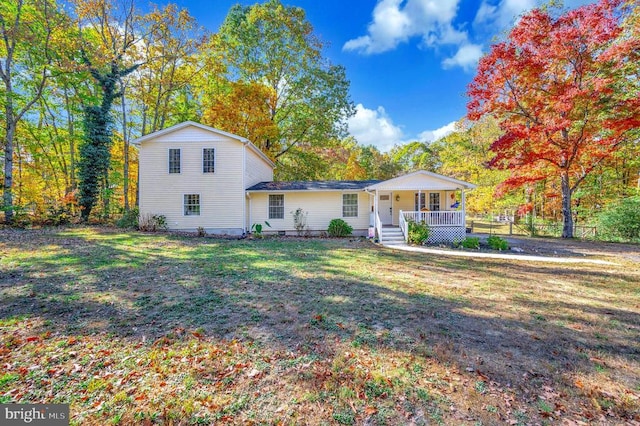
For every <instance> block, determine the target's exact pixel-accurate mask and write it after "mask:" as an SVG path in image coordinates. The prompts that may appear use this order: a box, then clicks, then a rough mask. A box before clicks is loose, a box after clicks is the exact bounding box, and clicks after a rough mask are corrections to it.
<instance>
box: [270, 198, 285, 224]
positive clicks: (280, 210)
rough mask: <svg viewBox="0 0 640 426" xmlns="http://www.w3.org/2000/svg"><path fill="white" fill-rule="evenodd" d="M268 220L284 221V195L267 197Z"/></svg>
mask: <svg viewBox="0 0 640 426" xmlns="http://www.w3.org/2000/svg"><path fill="white" fill-rule="evenodd" d="M269 219H284V195H283V194H273V195H269Z"/></svg>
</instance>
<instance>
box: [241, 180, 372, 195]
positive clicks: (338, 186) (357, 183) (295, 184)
mask: <svg viewBox="0 0 640 426" xmlns="http://www.w3.org/2000/svg"><path fill="white" fill-rule="evenodd" d="M378 182H382V181H380V180H310V181H289V182H260V183H257V184H255V185H253V186H252V187H250V188H247V191H251V192H262V191H264V192H273V191H359V190H363V189H365V188H366V187H368V186H370V185H374V184H376V183H378Z"/></svg>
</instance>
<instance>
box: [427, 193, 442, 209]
mask: <svg viewBox="0 0 640 426" xmlns="http://www.w3.org/2000/svg"><path fill="white" fill-rule="evenodd" d="M429 210H431V211H432V212H437V211H438V210H440V193H439V192H430V193H429Z"/></svg>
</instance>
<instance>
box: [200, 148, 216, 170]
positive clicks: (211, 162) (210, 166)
mask: <svg viewBox="0 0 640 426" xmlns="http://www.w3.org/2000/svg"><path fill="white" fill-rule="evenodd" d="M215 152H216V150H215V149H214V148H203V149H202V173H214V171H215V163H216V161H215V159H216V156H215Z"/></svg>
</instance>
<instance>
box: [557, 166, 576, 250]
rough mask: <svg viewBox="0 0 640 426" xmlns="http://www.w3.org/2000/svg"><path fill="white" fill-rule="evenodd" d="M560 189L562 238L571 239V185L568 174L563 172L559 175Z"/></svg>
mask: <svg viewBox="0 0 640 426" xmlns="http://www.w3.org/2000/svg"><path fill="white" fill-rule="evenodd" d="M560 184H561V189H562V238H573V215H572V213H571V195H572V191H571V185H569V173H568V172H566V171H564V172H562V174H561V175H560Z"/></svg>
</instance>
